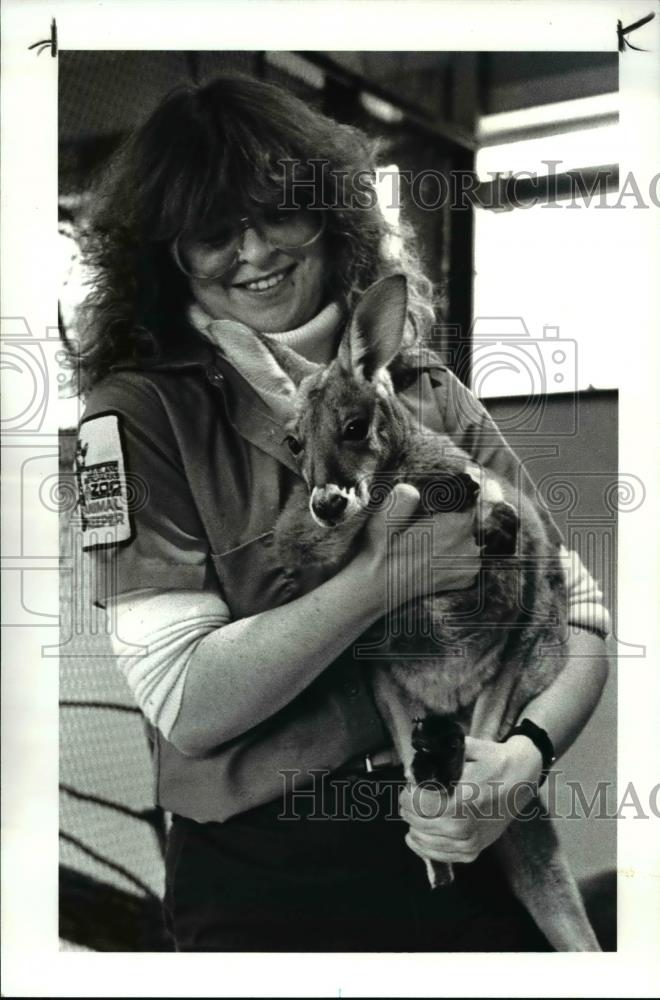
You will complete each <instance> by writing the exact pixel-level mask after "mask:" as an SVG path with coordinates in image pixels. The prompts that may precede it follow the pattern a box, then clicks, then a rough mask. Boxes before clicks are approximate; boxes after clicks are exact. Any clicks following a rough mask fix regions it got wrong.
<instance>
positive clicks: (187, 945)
mask: <svg viewBox="0 0 660 1000" xmlns="http://www.w3.org/2000/svg"><path fill="white" fill-rule="evenodd" d="M373 779H374V780H370V781H369V783H368V785H367V784H366V781H365V782H357V783H354V782H346V781H342V780H341V779H337V778H335V779H325V780H323V781H322V782H319V783H317V787H316V794H315V795H314V797H313V798H312V797H308V798H307V797H306V798H303V799H299V798H295V799H293V800H292V799H289V800H286V801H285V800H281V799H280V800H278V801H276V802H273V803H269V804H268V805H265V806H261V807H259V808H257V809H252V810H250V811H249V812H246V813H243V814H241V815H240V816H237V817H235V818H233V819H231V820H229V821H227V822H225V823H196V822H195V821H194V820H190V819H186V818H184V817H181V816H174V818H173V823H172V828H171V831H170V836H169V842H168V848H167V857H166V895H165V915H166V921H167V924H168V927H169V929H170V932H171V933H172V935H173V937H174V940H175V942H176V946H177V950H179V951H292V952H296V951H301V952H308V951H319V952H339V951H349V952H356V951H367V952H369V951H384V952H407V951H438V952H442V951H474V952H478V951H549V950H551V949H550V946H549V945H548V943H547V941H546V939H545V937H544V936H543V935H542V934H541V932H540V931H539V930H538V929H537V928H536V925H535V924H534V923H533V921H532V919H531V917H529V915H528V914H527V912H526V910H525V909H524V908H523V907H522V906H521V905H520V904H519V903H518V902H517V901H516V900H515V899H514V898H513V896H512V895H511V893H510V891H509V889H508V887H507V886H506V884H505V882H504V879H503V877H502V875H501V873H500V872H499V869H498V868H497V866H496V865H495V864H494V863H493V862H492V860H491V858H490V857H489V855H488V851H485V852H483V854H482V855H481V856H480V857H479V858H478V859H477V860H476V861H475V862H473V863H472V864H469V865H456V866H455V868H454V871H455V880H454V882H453V883H452V884H451V885H449V886H446V887H442V888H437V889H434V890H431V888H430V886H429V883H428V879H427V875H426V868H425V865H424V863H423V861H421V860H420V859H419V858H418V857H417V856H416V855H414V854H413V853H412V852H411V851H410V849H409V848H408V847H407V845H406V844H405V842H404V836H405V833H406V831H407V825H406V824H405V823H404V822H403V821H402V820H400V819H399V818H398V814H397V809H396V804H397V799H398V788H399V787H400V783H401V780H402V779H401V775H400V771H398V772H397V771H392V772H387V774H383V772H379V773H378V776H377V777H376V776H375V775H374V776H373ZM281 815H288V816H292V817H293V816H295V817H296V818H278V817H279V816H281ZM324 817H332V818H324Z"/></svg>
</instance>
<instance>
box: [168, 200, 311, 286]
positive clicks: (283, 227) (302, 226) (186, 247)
mask: <svg viewBox="0 0 660 1000" xmlns="http://www.w3.org/2000/svg"><path fill="white" fill-rule="evenodd" d="M247 229H254V230H255V232H256V233H257V234H258V235H259V237H260V239H261V240H262V241H263V242H264V243H268V245H269V246H271V247H272V248H273V249H274V250H283V251H285V252H286V251H288V250H305V249H306V248H307V247H309V246H312V244H314V243H316V241H317V240H318V239H319V237H320V236H321V234H322V233H323V231H324V229H325V213H324V212H322V211H318V210H316V211H312V210H311V209H287V210H282V211H276V210H263V211H260V212H259V213H256V212H255V213H254V215H253V216H244V217H243V218H241V219H239V220H238V221H237V222H233V223H227V224H226V225H223V226H219V227H218V229H217V230H216V231H215V232H214V233H213V235H212V236H211V237H207V238H205V239H203V240H185V239H182V237H181V234H179V236H177V238H176V240H175V241H174V243H173V245H172V253H173V256H174V259H175V261H176V263H177V265H178V267H179V268H180V270H181V271H183V273H184V274H185V275H187V276H188V277H189V278H196V279H198V280H200V281H212V280H214V279H215V278H221V277H223V276H224V275H225V274H227V272H228V271H230V270H231V269H232V268H233V267H234V265H235V264H236V263H237V262H238V258H239V255H240V253H241V250H242V248H243V237H244V234H245V231H246V230H247Z"/></svg>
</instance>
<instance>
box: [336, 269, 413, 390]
mask: <svg viewBox="0 0 660 1000" xmlns="http://www.w3.org/2000/svg"><path fill="white" fill-rule="evenodd" d="M407 309H408V288H407V282H406V278H405V275H403V274H392V275H390V276H389V277H387V278H381V280H380V281H377V282H376V283H375V284H373V285H371V286H370V287H369V288H368V289H367V290H366V292H365V293H364V295H363V296H362V298H361V299H360V302H359V303H358V305H357V307H356V309H355V312H354V313H353V316H352V317H351V320H350V323H349V325H348V329H347V330H346V333H345V334H344V337H343V339H342V342H341V345H340V347H339V352H338V354H337V357H338V360H339V364H340V365H341V367H342V368H343V369H344V370H345V371H347V372H351V373H352V374H360V375H362V376H363V377H364V378H366V379H369V380H371V379H373V377H374V375H375V374H376V372H378V371H380V370H381V369H383V368H387V366H388V365H389V363H390V361H391V360H392V358H394V357H395V356H396V354H398V352H399V350H400V348H401V342H402V340H403V332H404V329H405V325H406V314H407Z"/></svg>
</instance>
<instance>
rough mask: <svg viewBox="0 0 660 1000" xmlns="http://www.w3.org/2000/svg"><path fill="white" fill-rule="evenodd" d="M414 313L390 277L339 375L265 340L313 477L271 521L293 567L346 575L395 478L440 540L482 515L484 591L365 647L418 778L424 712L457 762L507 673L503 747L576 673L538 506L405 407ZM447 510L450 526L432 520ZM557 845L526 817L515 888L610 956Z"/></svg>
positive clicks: (394, 619) (558, 575)
mask: <svg viewBox="0 0 660 1000" xmlns="http://www.w3.org/2000/svg"><path fill="white" fill-rule="evenodd" d="M406 316H407V291H406V280H405V277H404V276H402V275H392V276H390V277H388V278H384V279H382V280H381V281H379V282H377V283H376V284H375V285H372V286H371V288H369V289H368V290H367V291H366V292H365V293H364V295H363V296H362V298H361V300H360V302H359V304H358V306H357V308H356V309H355V311H354V313H353V316H352V317H351V319H350V321H349V323H348V326H347V328H346V331H345V333H344V335H343V338H342V341H341V344H340V347H339V351H338V354H337V357H336V358H335V359H334V360H333V361H332V362H331V363H330V364H329V365H327V366H321V365H315V364H312V363H310V362H307V361H306V360H304V359H301V358H300V356H299V355H295V354H294V352H292V351H290V350H288V349H287V348H286V347H284V346H282V345H278V344H277V342H276V339H275V338H274V337H265V336H264V337H262V338H261V339H262V343H263V342H266V343H267V346H268V349H269V351H270V352H271V354H272V356H273V357H274V359H275V362H276V366H277V367H278V368H279V370H280V371H279V375H278V378H279V386H278V388H279V390H280V391H281V390H282V386H283V385H284V384H285V381H286V380H287V379H288V390H286V391H288V393H289V395H290V401H291V404H292V409H291V412H292V414H293V417H292V419H291V422H290V424H289V426H288V428H287V437H286V440H287V442H288V445H289V448H290V451H291V453H292V455H293V456H294V457H295V459H296V461H297V463H298V466H299V469H300V473H301V477H302V481H301V482H300V484H298V485H296V487H294V489H293V491H292V493H291V495H290V497H289V499H288V501H287V503H286V505H285V507H284V509H283V511H282V513H281V514H280V517H279V519H278V521H277V523H276V525H275V531H274V544H275V547H276V551H277V553H278V556H279V559H280V560H281V562H282V564H283V565H285V566H288V567H291V568H294V567H295V568H302V567H304V566H305V565H309V564H310V563H314V564H318V565H320V566H324V567H326V568H327V570H328V573H330V574H331V573H333V572H335V571H336V570H337V569H339V568H340V567H341V566H342V565H344V564H345V563H346V562H347V561H349V560H350V559H351V558H352V556H353V554H354V552H355V546H356V541H357V536H358V535H359V533H360V531H362V529H363V528H364V526H365V523H366V520H367V518H368V517H369V516H370V515H371V513H373V510H374V509H375V508H376V507H378V506H379V505H381V504H382V503H383V502H387V496H388V494H389V493H390V492H391V489H392V488H393V486H394V485H395V484H396V483H399V482H406V483H412V484H413V485H415V486H416V487H417V489H418V490H419V492H420V497H421V500H420V509H419V517H420V518H425V519H426V520H427V522H428V524H429V529H431V527H432V528H433V530H441V526H442V522H443V521H446V524H447V530H451V518H452V513H453V512H456V511H459V512H465V511H471V512H472V513H473V518H474V531H475V537H476V540H477V543H478V544H479V545H480V546H481V547H482V556H483V557H482V566H481V569H480V571H479V575H478V579H477V582H476V584H475V585H474V586H472V587H471V588H469V589H467V590H458V591H451V592H449V591H448V592H444V593H436V594H432V595H430V596H427V597H424V598H422V599H419V600H416V601H411V602H408V603H405V604H402V605H400V606H398V605H399V602H396V601H395V602H393V604H397V607H396V608H395V609H393V610H391V611H390V612H389V613H388V615H387V616H386V618H385V619H384V620H383V621H381V622H379V623H376V625H375V626H373V627H372V628H371V629H370V630H369V631H368V633H367V634H366V635H365V636H364V637H363V639H362V648H361V653H362V654H363V655H364V656H366V657H367V658H368V662H369V671H368V675H369V677H370V681H371V684H372V686H373V693H374V698H375V700H376V703H377V705H378V708H379V711H380V712H381V714H382V716H383V719H384V721H385V723H386V725H387V727H388V729H389V731H390V734H391V736H392V740H393V743H394V745H395V747H396V749H397V752H398V754H399V756H400V759H401V761H402V764H403V767H404V773H405V774H406V776H407V778H408V779H409V780H413V781H414V778H415V773H417V774H419V773H420V769H419V767H415V766H414V764H415V749H416V750H417V754H418V758H419V753H420V751H421V752H423V751H424V749H425V746H424V720H425V718H427V719H429V724H430V729H429V733H432V731H433V732H435V735H436V737H437V734H438V731H439V730H438V721H439V720H438V717H440V722H442V720H443V719H445V720H446V721H447V723H448V726H449V730H447V732H449V733H450V734H451V732H452V727H453V729H454V730H457V731H458V734H459V736H458V737H457V738H455V739H453V740H452V741H450V743H447V746H448V747H449V751H450V753H451V752H452V749H451V748H453V752H454V754H455V755H456V754H457V753H459V752H460V750H461V746H462V744H461V737H462V735H463V732H464V731H465V730H469V727H470V725H471V722H472V721H473V713H474V709H475V703H476V702H477V698H478V696H479V695H480V694H481V692H483V691H484V689H486V688H487V687H488V686H489V685H490V686H491V687H492V688H493V690H496V687H497V685H496V683H495V682H496V681H499V683H500V684H502V683H504V682H503V681H502V680H500V678H501V677H503V675H505V674H506V677H507V678H508V680H507V681H506V683H507V684H508V703H507V707H506V708H507V710H506V713H500V716H499V717H498V718H497V721H495V722H491V721H490V720H489V719H488V718H486V719H482V720H481V729H480V730H479V732H478V733H476V734H475V735H480V736H482V737H484V738H490V739H495V740H499V739H502V738H504V737H505V736H506V735H507V733H508V731H509V729H510V728H511V722H512V720H514V719H515V718H516V717H517V715H518V713H519V712H520V711H521V710H522V709H523V708H524V706H525V705H526V704H527V703H528V701H529V700H530V699H531V698H532V697H534V695H536V694H537V693H539V692H540V691H541V690H543V689H544V688H545V687H547V685H548V684H550V683H551V681H552V680H553V679H554V678H555V677H556V676H557V674H558V673H559V672H560V671H561V669H562V667H563V665H564V652H563V648H564V647H563V646H562V645H561V640H562V638H564V633H565V629H566V593H565V582H564V575H563V572H562V568H561V565H560V563H559V558H558V550H557V547H556V545H553V544H552V542H551V540H550V536H549V533H548V530H547V527H546V522H545V521H544V518H543V515H542V513H541V512H540V511H539V510H538V509H537V507H536V506H535V505H534V503H533V502H532V501H531V500H530V499H529V498H528V497H526V496H523V495H522V494H521V493H520V492H518V491H517V490H516V488H515V487H514V486H513V485H512V484H511V483H508V482H506V481H505V480H503V479H502V478H500V477H498V476H496V475H494V474H493V473H492V472H490V471H489V470H487V469H485V468H480V467H478V466H477V464H476V463H475V462H474V460H473V459H472V458H471V457H470V456H469V455H468V454H467V453H466V452H464V451H462V450H461V449H460V448H458V447H457V446H456V445H455V443H454V442H453V441H451V439H450V438H449V437H447V436H446V435H442V434H437V433H431V432H429V431H428V430H427V429H426V428H423V427H420V426H419V425H418V424H417V423H416V421H415V418H414V416H413V415H412V413H411V410H410V409H409V408H408V407H407V406H406V405H405V402H404V401H403V397H402V393H401V390H402V388H405V387H406V386H407V385H410V384H411V381H412V378H411V375H412V373H414V371H415V367H416V359H415V352H414V351H410V350H406V349H404V348H403V347H402V344H403V339H404V329H405V324H406ZM282 375H284V376H285V379H284V380H283V379H282V377H281V376H282ZM438 512H440V513H443V514H444V517H441V518H438V517H435V518H434V519H433V520H431V515H434V514H437V513H438ZM431 537H432V536H431ZM395 585H396V581H392V586H395ZM482 714H483V713H482ZM503 714H506V720H507V721H505V720H504V719H503V718H502V715H503ZM413 726H414V730H413ZM443 738H444V737H441V738H440V743H441V744H442V739H443ZM413 740H414V741H415V745H414V746H413ZM461 761H462V758H461ZM461 766H462V765H461ZM456 777H457V774H453V776H452V780H451V781H450V782H449V787H448V791H451V788H452V787H453V784H454V779H455V778H456ZM555 837H556V835H555V833H554V830H553V828H552V824H551V823H550V822H543V820H542V819H537V820H536V821H532V822H523V821H522V820H516V819H514V820H513V821H512V823H511V824H510V826H509V827H508V828H507V830H506V831H505V833H504V834H503V836H502V837H501V838H500V841H502V842H503V843H502V845H501V852H500V853H501V854H502V856H503V857H504V858H505V859H506V865H507V867H508V869H509V874H510V881H511V883H512V886H513V888H514V891H515V892H516V893H517V894H518V895H519V897H520V898H521V899H522V900H523V902H524V903H525V904H526V905H527V907H528V909H529V910H530V912H531V913H532V916H534V917H535V919H536V921H537V923H538V924H539V926H540V927H541V929H542V930H543V929H544V927H545V925H546V924H547V922H548V920H547V918H548V913H549V908H553V910H554V911H557V910H558V909H559V910H560V909H561V907H562V905H563V907H564V911H565V914H566V919H565V920H564V921H563V923H562V920H560V921H559V923H560V925H561V927H560V930H559V932H557V930H556V928H554V930H553V934H552V935H550V937H551V943H553V944H554V946H555V947H556V948H557V949H558V950H593V951H598V950H599V947H598V943H597V941H596V938H595V935H594V934H593V931H592V929H591V927H590V925H589V923H588V920H587V917H586V913H585V911H584V907H583V904H582V900H581V897H580V895H579V890H578V888H577V885H576V884H575V882H574V879H573V876H572V874H571V873H570V871H569V870H568V869H567V867H566V865H565V863H564V861H563V859H562V858H561V856H560V853H559V850H558V845H557V842H556V839H555ZM427 869H428V871H429V878H430V881H431V885H432V886H434V885H442V884H444V883H445V882H447V881H449V880H450V879H451V868H450V866H447V865H441V864H438V863H435V862H428V863H427ZM555 923H556V921H555Z"/></svg>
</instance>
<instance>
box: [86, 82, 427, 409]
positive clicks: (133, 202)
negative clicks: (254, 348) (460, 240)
mask: <svg viewBox="0 0 660 1000" xmlns="http://www.w3.org/2000/svg"><path fill="white" fill-rule="evenodd" d="M376 156H377V148H376V144H374V143H373V142H372V141H371V140H369V139H368V138H367V137H366V135H365V134H364V133H363V132H361V131H360V130H359V129H357V128H353V127H351V126H349V125H343V124H339V123H338V122H335V121H333V120H332V119H330V118H328V117H326V116H325V115H322V114H321V113H319V112H318V111H316V110H314V109H312V108H310V107H309V106H308V105H306V104H305V103H304V102H303V101H301V100H300V99H299V98H297V97H295V96H294V95H292V94H291V93H289V92H288V91H286V90H284V89H282V88H280V87H276V86H274V85H272V84H267V83H263V82H261V81H257V80H254V79H252V78H249V77H242V76H220V77H216V78H215V79H213V80H212V81H211V82H210V83H208V84H206V85H205V86H203V87H197V86H187V87H180V88H177V89H176V90H174V91H173V92H172V93H170V94H168V96H167V97H165V99H164V100H163V101H162V102H161V104H160V105H159V106H158V107H157V108H156V110H155V111H154V112H153V114H152V115H151V116H150V117H149V118H148V119H147V121H146V122H145V123H144V124H143V125H142V126H141V127H140V128H139V129H137V131H135V132H134V133H133V134H132V135H130V136H129V137H128V138H127V139H126V141H125V142H124V143H123V144H122V145H121V147H120V148H119V150H118V151H117V153H116V154H115V155H114V156H113V158H112V160H111V162H110V163H109V165H108V167H107V169H106V170H105V171H104V173H103V176H102V177H101V179H100V181H99V182H98V184H97V185H96V188H95V191H94V196H93V199H92V204H93V209H92V213H91V217H90V220H89V223H88V226H87V227H86V230H85V232H84V234H83V251H84V256H85V259H86V261H87V263H88V264H89V265H90V267H91V272H92V274H93V276H94V277H93V281H92V285H91V291H90V294H89V295H88V297H87V299H86V300H85V303H84V304H83V306H82V307H81V310H80V316H79V322H78V326H79V329H80V331H81V336H80V343H79V346H78V348H77V351H76V367H77V369H78V378H79V382H80V385H79V388H80V389H81V390H83V391H87V390H89V389H90V388H91V387H92V386H93V385H95V384H96V383H97V382H98V381H99V380H100V379H102V378H103V377H104V376H105V375H106V374H107V372H108V371H109V369H110V367H111V366H112V365H113V364H114V363H115V362H117V361H125V360H133V361H135V360H138V359H140V358H145V357H147V356H152V357H153V356H154V355H156V356H158V355H159V354H161V353H162V352H163V351H167V349H168V347H172V346H173V345H174V343H175V342H176V341H177V340H178V339H180V338H181V337H182V336H184V335H185V334H186V331H187V333H188V335H189V334H190V327H189V324H188V321H187V319H186V315H187V309H186V306H187V304H188V303H189V302H190V298H191V293H190V289H189V285H188V281H187V279H186V278H185V276H184V275H183V274H182V273H181V272H180V270H179V269H178V268H177V266H176V264H175V263H174V260H173V257H172V253H171V245H172V243H173V241H174V240H175V239H176V238H177V236H179V235H180V234H188V235H190V236H192V235H194V236H195V237H197V238H200V237H203V236H204V235H205V232H206V233H208V230H209V220H211V222H212V223H214V224H217V220H218V219H222V218H223V217H226V216H227V215H231V216H232V217H233V216H234V215H236V212H237V210H240V209H241V208H244V207H245V206H247V205H254V203H255V202H256V203H259V204H273V203H274V200H275V199H276V202H279V201H281V199H282V194H283V184H284V183H286V182H287V180H286V179H287V178H288V182H289V184H290V181H291V178H294V179H295V182H296V187H295V191H296V192H298V191H299V190H302V189H303V188H305V190H308V188H307V187H305V186H304V185H302V184H299V182H300V181H302V180H309V179H310V178H312V179H313V183H312V184H310V185H309V190H312V191H313V193H314V194H316V195H318V196H319V197H321V198H323V199H325V200H324V202H323V203H324V204H327V198H328V191H327V188H326V187H324V186H325V185H327V182H328V181H329V180H333V181H334V190H333V194H331V197H332V198H333V201H332V203H331V210H330V211H328V212H327V222H326V230H325V236H324V239H325V240H326V246H327V251H328V252H327V260H328V270H327V274H326V296H327V298H328V299H329V298H331V297H332V298H335V299H337V300H338V301H339V302H340V303H341V304H342V305H343V306H345V307H346V308H347V309H350V308H352V306H353V304H354V301H355V299H356V297H357V296H358V295H359V294H360V293H361V292H362V291H363V290H364V289H365V288H367V287H368V286H369V285H370V284H371V283H372V282H374V281H375V280H377V279H378V278H380V277H383V276H384V275H386V274H389V273H392V272H393V271H400V272H401V271H403V272H404V273H405V274H406V275H407V277H408V287H409V301H410V316H411V320H412V322H413V328H414V330H415V332H416V334H417V335H423V333H424V332H425V331H426V329H427V328H428V327H429V326H430V324H431V323H432V321H433V310H432V307H431V291H432V289H431V283H430V282H429V281H428V279H427V278H426V277H425V276H424V274H423V272H422V270H421V267H420V264H419V260H418V257H417V254H416V252H415V249H414V239H413V237H412V233H411V232H410V231H408V230H407V229H406V228H405V227H403V228H402V230H401V231H398V233H397V235H398V236H399V246H400V249H399V250H398V251H397V253H396V255H393V254H392V253H391V252H390V251H389V250H388V249H387V236H388V235H390V229H389V226H388V224H387V222H386V221H385V219H384V217H383V215H382V213H381V211H380V209H379V207H378V205H377V203H376V200H375V198H373V197H371V198H370V197H369V194H370V193H371V195H373V178H374V175H375V168H376ZM284 161H287V162H288V164H289V166H288V167H284V166H283V164H284ZM342 177H344V178H348V179H355V178H358V179H361V180H362V185H361V188H360V190H359V191H357V192H356V190H352V191H351V192H350V195H349V196H348V197H347V196H346V192H345V190H342V192H341V194H342V197H340V198H337V197H336V196H337V193H338V191H339V186H338V184H337V179H338V178H342ZM365 181H366V183H365ZM321 188H323V190H321ZM291 193H292V189H291V188H290V187H289V194H291ZM333 196H334V197H333ZM297 197H298V194H297V193H296V198H297Z"/></svg>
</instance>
